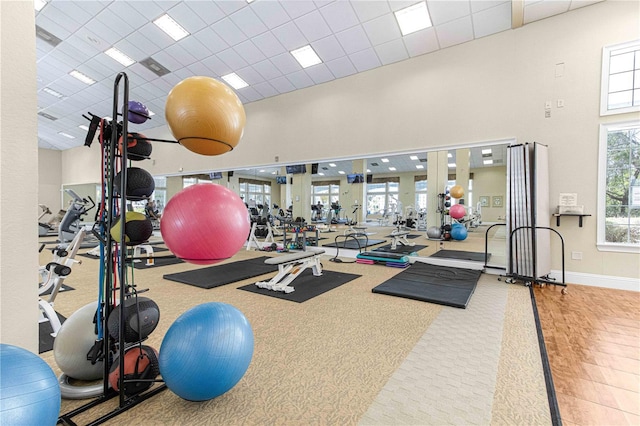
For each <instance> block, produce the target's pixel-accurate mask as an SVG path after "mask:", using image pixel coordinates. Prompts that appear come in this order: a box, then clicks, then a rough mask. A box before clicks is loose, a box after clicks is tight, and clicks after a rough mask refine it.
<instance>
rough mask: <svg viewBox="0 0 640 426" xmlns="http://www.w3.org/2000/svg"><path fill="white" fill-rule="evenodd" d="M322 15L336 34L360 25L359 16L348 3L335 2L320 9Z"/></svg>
mask: <svg viewBox="0 0 640 426" xmlns="http://www.w3.org/2000/svg"><path fill="white" fill-rule="evenodd" d="M320 13H321V14H322V16H323V17H324V19H325V21H326V22H327V24H328V25H329V27H330V28H331V30H332V31H333V32H334V33H337V32H340V31H342V30H346V29H347V28H351V27H353V26H355V25H358V23H359V21H358V16H357V15H356V12H355V11H354V10H353V7H351V3H349V2H346V1H335V2H333V3H330V4H328V5H327V6H324V7H323V8H321V9H320Z"/></svg>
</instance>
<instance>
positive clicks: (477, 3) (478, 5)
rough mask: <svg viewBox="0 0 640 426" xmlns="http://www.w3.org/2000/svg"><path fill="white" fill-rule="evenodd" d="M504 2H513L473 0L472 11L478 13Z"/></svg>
mask: <svg viewBox="0 0 640 426" xmlns="http://www.w3.org/2000/svg"><path fill="white" fill-rule="evenodd" d="M504 3H511V2H510V1H505V0H471V13H477V12H480V11H483V10H486V9H490V8H492V7H496V6H500V5H501V4H504ZM509 7H511V6H509Z"/></svg>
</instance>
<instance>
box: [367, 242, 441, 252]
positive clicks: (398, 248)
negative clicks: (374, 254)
mask: <svg viewBox="0 0 640 426" xmlns="http://www.w3.org/2000/svg"><path fill="white" fill-rule="evenodd" d="M427 247H429V246H421V245H418V244H416V245H415V246H403V245H402V244H397V245H396V249H395V250H392V249H391V244H387V245H386V246H382V247H377V248H375V249H373V250H372V251H383V252H385V253H399V254H411V253H413V252H417V251H419V250H422V249H423V248H427Z"/></svg>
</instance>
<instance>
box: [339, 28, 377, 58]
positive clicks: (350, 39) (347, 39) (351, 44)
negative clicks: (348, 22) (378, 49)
mask: <svg viewBox="0 0 640 426" xmlns="http://www.w3.org/2000/svg"><path fill="white" fill-rule="evenodd" d="M336 38H337V39H338V41H339V42H340V45H341V46H342V48H343V49H344V51H345V52H346V53H347V54H350V53H354V52H358V51H360V50H364V49H367V48H370V47H371V43H370V42H369V38H368V37H367V34H366V33H365V32H364V29H363V28H362V27H361V26H360V25H356V26H355V27H351V28H349V29H348V30H344V31H342V32H339V33H337V34H336Z"/></svg>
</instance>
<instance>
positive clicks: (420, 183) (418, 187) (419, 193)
mask: <svg viewBox="0 0 640 426" xmlns="http://www.w3.org/2000/svg"><path fill="white" fill-rule="evenodd" d="M414 192H415V195H416V197H415V206H416V210H421V209H426V208H427V177H426V176H416V177H415V178H414Z"/></svg>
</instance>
